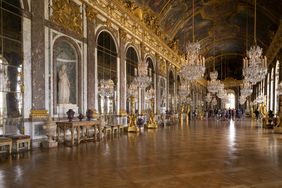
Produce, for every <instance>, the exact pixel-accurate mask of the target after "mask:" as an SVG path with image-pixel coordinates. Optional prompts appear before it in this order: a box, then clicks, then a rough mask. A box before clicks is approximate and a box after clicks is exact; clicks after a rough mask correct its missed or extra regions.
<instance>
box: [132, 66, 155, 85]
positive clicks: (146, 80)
mask: <svg viewBox="0 0 282 188" xmlns="http://www.w3.org/2000/svg"><path fill="white" fill-rule="evenodd" d="M151 82H152V78H151V77H150V75H148V62H145V61H144V62H141V63H139V64H138V76H137V77H136V83H137V84H138V87H140V88H142V89H144V88H146V87H148V86H149V85H150V84H151Z"/></svg>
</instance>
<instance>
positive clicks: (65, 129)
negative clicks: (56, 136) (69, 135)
mask: <svg viewBox="0 0 282 188" xmlns="http://www.w3.org/2000/svg"><path fill="white" fill-rule="evenodd" d="M66 131H67V128H66V127H64V143H66Z"/></svg>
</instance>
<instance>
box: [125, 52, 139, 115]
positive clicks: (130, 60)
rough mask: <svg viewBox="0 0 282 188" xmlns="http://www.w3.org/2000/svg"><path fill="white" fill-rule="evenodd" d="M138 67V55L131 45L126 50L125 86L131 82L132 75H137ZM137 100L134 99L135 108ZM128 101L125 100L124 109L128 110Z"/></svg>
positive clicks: (136, 107)
mask: <svg viewBox="0 0 282 188" xmlns="http://www.w3.org/2000/svg"><path fill="white" fill-rule="evenodd" d="M137 69H138V56H137V53H136V50H135V49H134V48H133V47H129V48H128V49H127V52H126V85H127V88H128V87H129V85H130V84H131V83H132V81H133V79H134V76H137ZM136 103H137V101H135V110H137V109H138V105H136ZM129 108H130V101H128V100H127V102H126V110H127V112H129V110H130V109H129Z"/></svg>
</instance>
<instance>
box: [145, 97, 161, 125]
mask: <svg viewBox="0 0 282 188" xmlns="http://www.w3.org/2000/svg"><path fill="white" fill-rule="evenodd" d="M150 103H151V111H150V115H149V121H148V124H147V128H148V129H156V128H158V124H157V122H156V120H155V114H154V98H151V99H150Z"/></svg>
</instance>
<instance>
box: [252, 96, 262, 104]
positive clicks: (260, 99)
mask: <svg viewBox="0 0 282 188" xmlns="http://www.w3.org/2000/svg"><path fill="white" fill-rule="evenodd" d="M263 102H264V96H263V95H260V96H258V97H257V98H256V99H255V100H254V103H255V104H260V103H263Z"/></svg>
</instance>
